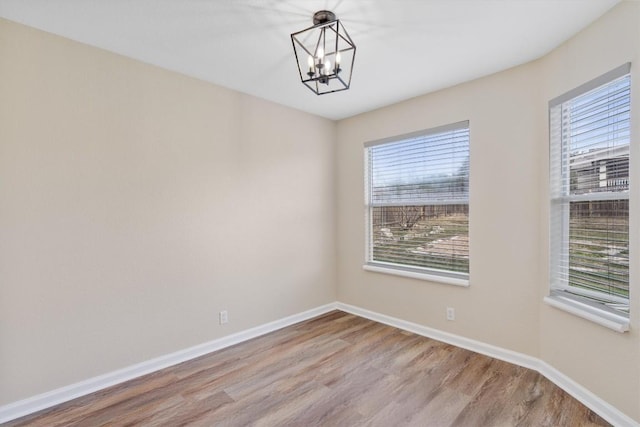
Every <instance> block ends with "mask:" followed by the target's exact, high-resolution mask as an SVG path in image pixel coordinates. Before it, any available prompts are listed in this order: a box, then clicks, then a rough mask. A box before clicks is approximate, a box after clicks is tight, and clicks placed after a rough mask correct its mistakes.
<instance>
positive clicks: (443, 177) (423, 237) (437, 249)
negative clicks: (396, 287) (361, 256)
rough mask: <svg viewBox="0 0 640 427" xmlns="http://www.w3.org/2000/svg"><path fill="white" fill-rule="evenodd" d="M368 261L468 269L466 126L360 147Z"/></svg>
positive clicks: (462, 272)
mask: <svg viewBox="0 0 640 427" xmlns="http://www.w3.org/2000/svg"><path fill="white" fill-rule="evenodd" d="M365 153H366V165H367V187H366V188H367V195H366V202H367V220H368V240H369V251H368V260H367V262H368V263H369V264H379V263H383V264H386V265H392V266H394V267H402V268H404V269H407V268H409V269H416V268H418V269H428V270H429V272H430V273H435V274H439V275H443V276H449V277H461V278H465V277H468V272H469V231H468V200H469V123H468V122H466V121H465V122H459V123H455V124H452V125H447V126H443V127H439V128H435V129H431V130H429V131H425V132H421V133H417V134H411V135H405V136H402V137H398V138H394V139H389V140H382V141H376V142H373V143H369V144H365Z"/></svg>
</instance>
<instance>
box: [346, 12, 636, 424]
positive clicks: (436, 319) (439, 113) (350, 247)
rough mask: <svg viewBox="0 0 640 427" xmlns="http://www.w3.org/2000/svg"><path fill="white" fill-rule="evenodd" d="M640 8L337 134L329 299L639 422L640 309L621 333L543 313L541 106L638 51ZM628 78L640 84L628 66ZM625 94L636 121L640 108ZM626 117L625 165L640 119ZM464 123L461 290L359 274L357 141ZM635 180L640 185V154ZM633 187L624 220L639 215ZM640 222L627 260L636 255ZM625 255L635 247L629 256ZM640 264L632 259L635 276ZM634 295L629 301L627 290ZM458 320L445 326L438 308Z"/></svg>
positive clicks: (349, 124) (362, 118)
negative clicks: (465, 228) (404, 323)
mask: <svg viewBox="0 0 640 427" xmlns="http://www.w3.org/2000/svg"><path fill="white" fill-rule="evenodd" d="M639 9H640V3H638V2H623V3H622V4H620V5H619V6H617V7H616V8H614V9H613V10H612V11H610V12H609V13H608V14H606V15H605V16H604V17H603V18H602V19H600V20H599V21H597V22H596V23H595V24H593V25H592V26H591V27H589V28H588V29H587V30H585V31H583V32H582V33H580V34H579V35H577V36H576V37H575V38H574V39H573V40H571V41H570V42H568V43H566V44H564V45H563V46H561V47H560V48H558V49H556V50H555V51H554V52H553V53H551V54H550V55H548V56H546V57H544V58H542V59H540V60H538V61H535V62H533V63H529V64H525V65H523V66H520V67H517V68H514V69H510V70H507V71H504V72H501V73H498V74H495V75H493V76H489V77H486V78H482V79H479V80H476V81H472V82H469V83H466V84H462V85H459V86H456V87H453V88H450V89H446V90H443V91H440V92H437V93H433V94H429V95H426V96H421V97H418V98H415V99H412V100H409V101H406V102H402V103H399V104H395V105H392V106H390V107H387V108H383V109H380V110H376V111H373V112H370V113H366V114H362V115H359V116H356V117H353V118H350V119H347V120H343V121H341V122H340V123H339V125H338V145H337V154H338V155H337V176H338V193H337V197H338V199H337V203H338V216H337V218H338V219H337V230H338V234H337V239H338V278H339V287H338V299H339V300H340V301H342V302H345V303H349V304H354V305H356V306H360V307H363V308H367V309H370V310H374V311H377V312H380V313H384V314H388V315H391V316H395V317H399V318H401V319H405V320H409V321H413V322H416V323H419V324H422V325H426V326H429V327H433V328H437V329H440V330H443V331H448V332H452V333H454V334H458V335H462V336H464V337H468V338H471V339H474V340H479V341H482V342H485V343H489V344H493V345H497V346H500V347H503V348H507V349H511V350H515V351H518V352H522V353H525V354H529V355H531V356H534V357H538V358H541V359H542V360H544V361H546V362H548V363H549V364H550V365H552V366H553V367H555V368H557V369H559V370H560V371H561V372H563V373H565V374H567V375H568V376H569V377H570V378H572V379H573V380H575V381H576V382H578V383H580V384H582V385H584V386H585V387H587V388H588V389H589V390H591V391H592V392H594V393H595V394H597V395H598V396H600V397H601V398H603V399H605V400H606V401H608V402H609V403H611V404H612V405H614V406H616V407H617V408H618V409H620V410H622V411H623V412H625V413H626V414H628V415H629V416H631V417H633V418H635V419H636V420H640V397H639V396H640V336H639V334H638V332H637V331H638V329H639V327H640V322H639V320H638V319H639V318H638V315H637V313H638V312H639V311H640V304H639V303H638V299H637V298H634V300H633V303H632V309H633V313H634V314H633V316H632V319H631V322H632V331H631V332H629V333H626V334H619V333H616V332H613V331H611V330H609V329H605V328H603V327H601V326H598V325H596V324H594V323H591V322H589V321H586V320H582V319H579V318H576V317H574V316H572V315H569V314H566V313H564V312H562V311H559V310H557V309H554V308H551V307H548V306H546V305H545V304H544V303H543V301H542V299H543V297H544V295H546V294H547V292H548V268H547V259H548V243H549V242H548V238H547V234H548V225H547V216H548V208H547V206H548V202H547V200H548V193H547V185H548V175H547V174H548V130H547V129H548V127H547V114H548V112H547V103H548V101H549V100H550V99H551V98H554V97H555V96H558V95H560V94H562V93H564V92H566V91H568V90H570V89H572V88H574V87H576V86H578V85H580V84H582V83H584V82H586V81H588V80H590V79H592V78H594V77H597V76H599V75H601V74H603V73H604V72H606V71H609V70H611V69H613V68H615V67H617V66H619V65H622V64H623V63H625V62H629V61H636V60H637V59H638V54H639V53H640V37H639V35H640V30H638V28H640V12H639ZM633 70H634V71H633V77H632V78H633V80H634V81H640V72H639V71H638V70H639V68H638V67H637V66H634V67H633ZM639 87H640V85H637V84H634V89H633V90H634V94H633V97H634V101H633V102H634V111H639V110H640V107H638V108H636V105H640V102H639V101H638V100H640V90H639V89H638V88H639ZM633 117H634V123H635V125H634V141H635V142H634V147H633V150H634V155H635V154H640V153H636V151H637V150H638V145H637V140H638V138H637V135H640V128H639V126H640V115H639V114H638V113H637V112H636V113H634V114H633ZM460 120H469V121H470V132H471V180H470V189H471V190H470V193H471V194H470V244H471V247H470V251H471V255H470V256H471V266H470V287H469V288H460V287H455V286H451V285H442V284H437V283H429V282H425V281H420V280H415V279H409V278H403V277H396V276H391V275H386V274H381V273H374V272H368V271H363V270H362V264H363V261H364V256H365V255H364V231H365V225H364V199H363V191H364V190H363V185H364V181H363V175H364V171H363V143H364V142H366V141H370V140H376V139H381V138H385V137H390V136H394V135H401V134H404V133H409V132H413V131H417V130H421V129H427V128H431V127H434V126H439V125H443V124H448V123H453V122H457V121H460ZM634 164H635V166H633V167H632V168H633V171H634V172H633V173H634V174H637V175H639V176H635V175H634V177H633V178H632V179H633V180H634V181H633V182H636V181H640V155H638V156H635V160H634ZM638 191H639V190H638V187H635V188H634V194H635V196H636V198H635V201H634V202H633V204H632V216H634V217H637V215H634V212H637V211H638V209H639V208H640V207H639V206H638V202H637V200H640V197H639V196H640V193H639V192H638ZM639 231H640V230H639V229H638V224H634V226H633V229H632V235H633V236H634V237H633V239H634V240H633V242H632V245H633V246H632V250H633V251H634V253H635V252H637V250H640V245H639V244H638V234H639V233H638V232H639ZM634 248H636V249H635V250H634ZM639 262H640V259H638V257H635V258H634V259H633V265H632V274H633V277H638V274H639V273H640V271H639V270H638V269H639V267H640V265H639ZM631 286H632V292H633V294H632V296H634V295H637V292H638V291H637V290H636V289H637V287H636V283H632V284H631ZM446 307H454V308H455V309H456V320H455V321H454V322H447V321H446V320H445V308H446Z"/></svg>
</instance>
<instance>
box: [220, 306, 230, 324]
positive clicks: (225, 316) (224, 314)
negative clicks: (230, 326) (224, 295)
mask: <svg viewBox="0 0 640 427" xmlns="http://www.w3.org/2000/svg"><path fill="white" fill-rule="evenodd" d="M219 317H220V324H221V325H224V324H225V323H229V313H227V310H222V311H221V312H220V315H219Z"/></svg>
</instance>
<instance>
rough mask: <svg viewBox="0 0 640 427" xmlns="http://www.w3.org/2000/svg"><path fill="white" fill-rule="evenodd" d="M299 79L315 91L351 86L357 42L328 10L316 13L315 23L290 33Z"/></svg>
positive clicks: (314, 16)
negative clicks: (355, 42)
mask: <svg viewBox="0 0 640 427" xmlns="http://www.w3.org/2000/svg"><path fill="white" fill-rule="evenodd" d="M291 42H292V43H293V52H294V53H295V55H296V62H297V64H298V72H299V73H300V80H301V81H302V83H304V85H305V86H307V87H308V88H309V89H311V90H312V91H313V92H314V93H315V94H316V95H324V94H325V93H332V92H338V91H341V90H346V89H349V86H350V85H351V74H352V72H353V61H354V59H355V56H356V45H355V44H353V41H352V40H351V37H349V34H347V30H346V29H345V28H344V25H342V24H341V23H340V20H339V19H337V18H336V15H335V14H334V13H333V12H331V11H328V10H320V11H318V12H316V13H314V14H313V26H312V27H309V28H307V29H305V30H302V31H298V32H297V33H293V34H291Z"/></svg>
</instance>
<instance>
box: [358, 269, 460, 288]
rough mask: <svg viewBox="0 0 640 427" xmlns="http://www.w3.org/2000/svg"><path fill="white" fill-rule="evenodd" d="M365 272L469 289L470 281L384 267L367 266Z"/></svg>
mask: <svg viewBox="0 0 640 427" xmlns="http://www.w3.org/2000/svg"><path fill="white" fill-rule="evenodd" d="M362 269H363V270H366V271H373V272H374V273H384V274H391V275H393V276H401V277H409V278H411V279H419V280H426V281H428V282H436V283H444V284H446V285H455V286H462V287H469V279H458V278H456V277H446V276H438V275H436V274H429V273H423V272H419V271H411V270H401V269H399V268H392V267H382V266H378V265H370V264H365V265H363V266H362Z"/></svg>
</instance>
